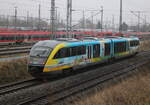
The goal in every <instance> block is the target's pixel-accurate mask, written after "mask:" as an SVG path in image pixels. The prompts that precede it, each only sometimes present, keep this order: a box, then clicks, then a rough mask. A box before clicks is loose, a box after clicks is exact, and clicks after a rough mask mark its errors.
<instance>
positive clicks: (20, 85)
mask: <svg viewBox="0 0 150 105" xmlns="http://www.w3.org/2000/svg"><path fill="white" fill-rule="evenodd" d="M41 83H42V82H41V81H38V80H37V79H34V78H31V79H27V80H23V81H19V82H14V83H11V84H7V85H3V86H0V96H1V95H5V94H9V93H12V92H15V91H17V90H21V89H25V88H29V87H32V86H36V85H39V84H41Z"/></svg>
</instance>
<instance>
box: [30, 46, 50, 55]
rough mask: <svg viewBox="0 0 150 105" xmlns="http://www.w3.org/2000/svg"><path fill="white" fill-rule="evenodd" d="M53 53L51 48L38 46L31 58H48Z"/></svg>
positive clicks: (32, 51) (33, 50) (34, 48)
mask: <svg viewBox="0 0 150 105" xmlns="http://www.w3.org/2000/svg"><path fill="white" fill-rule="evenodd" d="M51 52H52V49H51V48H49V47H40V46H36V47H33V48H32V49H31V52H30V56H31V57H48V56H49V54H50V53H51Z"/></svg>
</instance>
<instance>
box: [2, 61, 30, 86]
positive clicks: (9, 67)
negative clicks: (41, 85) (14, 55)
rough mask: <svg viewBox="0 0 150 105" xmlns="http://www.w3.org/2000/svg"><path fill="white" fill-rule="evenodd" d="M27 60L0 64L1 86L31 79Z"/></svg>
mask: <svg viewBox="0 0 150 105" xmlns="http://www.w3.org/2000/svg"><path fill="white" fill-rule="evenodd" d="M29 77H30V75H29V74H28V72H27V59H18V60H12V61H2V62H0V84H5V83H10V82H14V81H20V80H22V79H26V78H29Z"/></svg>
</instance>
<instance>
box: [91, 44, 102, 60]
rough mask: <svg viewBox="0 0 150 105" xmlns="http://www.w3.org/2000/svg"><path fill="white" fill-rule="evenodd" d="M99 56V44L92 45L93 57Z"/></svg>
mask: <svg viewBox="0 0 150 105" xmlns="http://www.w3.org/2000/svg"><path fill="white" fill-rule="evenodd" d="M97 57H100V44H96V45H93V58H97Z"/></svg>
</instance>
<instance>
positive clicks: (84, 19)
mask: <svg viewBox="0 0 150 105" xmlns="http://www.w3.org/2000/svg"><path fill="white" fill-rule="evenodd" d="M82 12H83V30H84V31H85V11H84V10H83V11H82Z"/></svg>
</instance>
